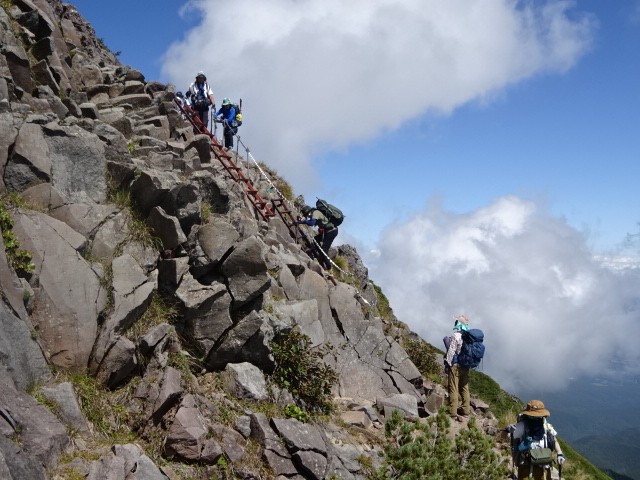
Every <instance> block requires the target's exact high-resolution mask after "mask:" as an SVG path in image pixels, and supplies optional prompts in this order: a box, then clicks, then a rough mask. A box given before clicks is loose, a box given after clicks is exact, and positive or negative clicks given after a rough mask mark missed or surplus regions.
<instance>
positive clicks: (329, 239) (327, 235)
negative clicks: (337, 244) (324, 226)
mask: <svg viewBox="0 0 640 480" xmlns="http://www.w3.org/2000/svg"><path fill="white" fill-rule="evenodd" d="M337 236H338V229H337V228H334V229H333V230H329V231H328V232H324V235H323V237H322V243H321V244H320V245H322V250H323V251H324V253H325V254H326V256H325V255H323V256H322V262H320V263H321V264H322V266H323V267H324V268H325V269H326V270H331V262H330V261H329V249H330V248H331V244H332V243H333V241H334V240H335V239H336V237H337ZM323 262H324V263H323Z"/></svg>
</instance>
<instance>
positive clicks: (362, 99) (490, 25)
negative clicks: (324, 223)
mask: <svg viewBox="0 0 640 480" xmlns="http://www.w3.org/2000/svg"><path fill="white" fill-rule="evenodd" d="M574 7H575V2H574V1H566V0H550V1H548V2H544V4H543V5H540V4H538V2H533V1H521V2H515V1H512V0H351V1H349V2H344V1H342V0H233V1H231V0H192V1H191V2H189V3H188V5H187V7H186V8H185V9H184V12H183V14H185V15H193V14H198V15H201V18H202V22H201V23H200V25H199V26H198V27H197V28H195V29H194V30H192V31H190V32H189V33H188V34H187V35H186V36H185V38H184V39H183V40H182V41H180V42H178V43H175V44H174V45H172V46H171V47H170V49H169V51H168V52H167V54H166V56H165V59H164V63H163V74H164V75H165V76H166V77H167V78H169V79H171V81H172V82H173V83H175V84H176V85H177V86H178V87H179V89H184V88H186V87H187V86H188V84H189V83H190V82H191V81H192V80H193V77H194V76H195V73H196V71H198V70H201V69H202V70H205V71H206V73H207V74H208V76H209V80H210V81H211V82H212V83H213V85H214V90H215V92H216V95H217V97H218V103H220V100H221V99H222V98H223V97H232V98H235V99H237V98H239V97H242V98H243V100H244V112H245V119H246V120H247V121H246V122H245V124H244V126H243V128H242V132H241V133H242V135H243V136H244V137H245V138H246V139H247V141H248V142H249V143H250V146H251V147H252V151H253V153H254V155H255V156H256V157H258V158H259V159H260V160H264V161H267V162H269V163H270V164H271V165H273V166H274V167H276V168H282V169H283V170H284V169H286V174H287V177H288V178H289V179H290V180H292V181H293V182H294V183H296V184H298V185H299V184H300V183H303V184H304V183H305V182H307V180H308V178H309V177H312V175H309V171H310V170H309V169H310V167H311V159H312V158H313V155H314V154H316V153H319V152H324V151H327V150H330V149H332V148H342V147H344V146H346V145H349V144H351V143H353V142H360V141H366V140H368V139H371V138H374V137H376V136H378V135H380V134H381V133H383V132H385V131H388V130H392V129H395V128H398V127H399V126H400V125H401V124H402V123H403V122H406V121H408V120H410V119H411V118H415V117H417V116H420V115H423V114H424V113H426V112H435V113H445V114H446V113H448V112H451V111H452V110H454V109H455V108H456V107H458V106H460V105H463V104H465V103H467V102H469V101H473V100H478V99H486V98H489V97H490V96H491V95H495V94H496V93H497V92H499V91H500V89H502V88H504V87H505V86H508V85H510V84H513V83H515V82H518V81H521V80H523V79H526V78H529V77H531V76H533V75H536V74H539V73H545V72H563V71H565V70H567V69H569V68H571V66H572V65H574V63H575V62H576V61H577V60H578V59H579V58H580V57H581V56H582V54H583V53H584V52H585V51H586V49H588V47H589V44H590V42H591V36H592V32H593V29H594V22H593V21H592V19H590V18H589V17H587V16H584V15H577V14H576V13H575V12H574V11H573V10H574Z"/></svg>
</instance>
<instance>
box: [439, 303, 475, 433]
mask: <svg viewBox="0 0 640 480" xmlns="http://www.w3.org/2000/svg"><path fill="white" fill-rule="evenodd" d="M468 330H469V318H468V317H467V316H466V315H458V316H456V317H454V324H453V334H452V335H451V336H450V337H449V348H448V349H447V353H446V355H445V357H444V363H445V370H446V371H448V372H449V374H448V376H447V390H448V393H449V416H450V417H451V418H453V419H455V420H457V421H459V422H463V421H464V420H466V419H467V418H468V417H469V415H471V398H470V395H469V369H468V368H464V367H463V366H461V365H459V362H458V359H457V357H458V355H459V354H460V350H461V349H462V343H463V342H462V332H465V331H468ZM460 400H461V403H462V405H461V406H460V411H461V413H462V415H459V414H458V407H459V405H458V404H459V402H460Z"/></svg>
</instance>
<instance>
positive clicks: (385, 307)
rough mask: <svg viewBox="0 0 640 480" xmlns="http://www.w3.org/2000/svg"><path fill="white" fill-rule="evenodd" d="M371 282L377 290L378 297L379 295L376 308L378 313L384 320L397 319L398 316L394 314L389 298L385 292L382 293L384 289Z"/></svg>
mask: <svg viewBox="0 0 640 480" xmlns="http://www.w3.org/2000/svg"><path fill="white" fill-rule="evenodd" d="M371 284H372V285H373V289H374V291H375V292H376V297H377V302H376V309H377V310H378V315H379V316H380V318H382V319H383V320H389V321H393V320H395V318H396V317H395V315H394V314H393V310H391V305H390V304H389V299H388V298H387V297H386V296H385V294H384V293H382V289H381V288H380V287H379V286H378V285H376V284H375V283H373V282H371Z"/></svg>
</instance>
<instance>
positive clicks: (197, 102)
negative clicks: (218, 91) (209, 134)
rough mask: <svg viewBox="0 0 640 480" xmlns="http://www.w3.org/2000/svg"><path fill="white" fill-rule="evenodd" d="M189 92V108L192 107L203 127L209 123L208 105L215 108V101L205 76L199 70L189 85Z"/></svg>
mask: <svg viewBox="0 0 640 480" xmlns="http://www.w3.org/2000/svg"><path fill="white" fill-rule="evenodd" d="M189 92H191V96H190V97H191V98H190V100H191V108H193V109H194V110H195V111H196V113H197V114H198V117H199V118H200V120H202V123H203V124H204V126H205V127H207V126H208V125H209V107H211V106H213V110H215V109H216V101H215V99H214V97H213V90H212V89H211V87H210V86H209V84H208V83H207V76H206V75H205V74H204V72H202V71H200V72H198V74H197V75H196V80H195V81H194V82H193V83H192V84H191V86H190V87H189Z"/></svg>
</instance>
